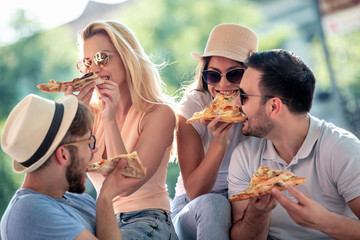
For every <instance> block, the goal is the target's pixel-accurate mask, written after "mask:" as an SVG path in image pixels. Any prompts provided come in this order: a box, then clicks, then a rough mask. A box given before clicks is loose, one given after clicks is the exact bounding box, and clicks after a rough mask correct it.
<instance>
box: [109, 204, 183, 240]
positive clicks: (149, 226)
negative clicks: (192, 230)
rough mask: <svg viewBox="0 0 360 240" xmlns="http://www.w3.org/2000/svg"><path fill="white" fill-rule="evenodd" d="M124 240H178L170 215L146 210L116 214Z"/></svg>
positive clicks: (154, 210)
mask: <svg viewBox="0 0 360 240" xmlns="http://www.w3.org/2000/svg"><path fill="white" fill-rule="evenodd" d="M116 220H117V221H118V223H119V226H120V229H121V233H122V235H123V238H124V239H160V240H161V239H168V240H169V239H174V240H176V239H178V237H177V236H176V233H175V229H174V226H173V224H172V221H171V217H170V213H168V212H166V211H164V210H161V209H146V210H140V211H134V212H129V213H119V214H116Z"/></svg>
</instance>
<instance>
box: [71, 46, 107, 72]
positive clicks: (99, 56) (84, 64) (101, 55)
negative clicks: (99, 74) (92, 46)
mask: <svg viewBox="0 0 360 240" xmlns="http://www.w3.org/2000/svg"><path fill="white" fill-rule="evenodd" d="M110 53H111V52H110V51H100V52H97V53H95V55H94V57H93V59H92V60H91V59H90V58H84V59H80V60H79V61H78V62H77V63H76V67H77V69H78V70H79V71H80V72H81V73H82V74H85V73H88V72H90V67H91V64H92V62H93V61H94V63H95V64H96V65H97V66H99V67H105V66H106V65H108V64H109V60H110V58H109V54H110Z"/></svg>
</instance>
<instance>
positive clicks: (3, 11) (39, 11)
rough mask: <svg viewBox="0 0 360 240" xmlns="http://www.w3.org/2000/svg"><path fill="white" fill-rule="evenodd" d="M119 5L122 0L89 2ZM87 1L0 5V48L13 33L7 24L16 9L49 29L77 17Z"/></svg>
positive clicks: (22, 0)
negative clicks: (25, 12) (23, 10)
mask: <svg viewBox="0 0 360 240" xmlns="http://www.w3.org/2000/svg"><path fill="white" fill-rule="evenodd" d="M91 1H96V2H103V3H120V2H123V1H124V0H91ZM87 3H88V0H8V1H1V3H0V46H1V45H3V44H4V43H9V42H11V40H12V39H13V37H14V33H13V32H12V31H11V29H9V28H8V24H9V22H10V20H11V18H12V16H13V15H14V13H15V11H16V9H25V10H26V11H28V12H29V18H30V19H38V21H39V22H40V23H41V24H42V27H44V28H47V29H51V28H54V27H57V26H59V25H61V24H64V23H67V22H69V21H72V20H74V19H76V18H77V17H79V16H80V15H81V14H82V12H83V11H84V8H85V7H86V5H87Z"/></svg>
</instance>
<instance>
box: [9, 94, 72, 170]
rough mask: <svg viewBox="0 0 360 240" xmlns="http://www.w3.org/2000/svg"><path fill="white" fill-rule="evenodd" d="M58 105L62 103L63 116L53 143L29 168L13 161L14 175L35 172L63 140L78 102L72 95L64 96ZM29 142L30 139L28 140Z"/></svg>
mask: <svg viewBox="0 0 360 240" xmlns="http://www.w3.org/2000/svg"><path fill="white" fill-rule="evenodd" d="M58 102H59V103H62V104H63V105H64V115H63V119H62V121H61V125H60V128H59V130H58V132H57V134H56V137H55V138H54V141H53V142H52V144H51V146H50V147H49V149H48V151H47V152H46V153H45V154H44V156H42V158H41V159H39V160H38V161H36V162H35V163H34V164H33V165H31V166H29V167H24V166H23V165H21V163H19V162H18V161H16V160H15V159H13V170H14V172H16V173H28V172H32V171H34V170H36V169H37V168H39V167H40V166H41V165H42V164H43V163H44V162H45V161H46V160H47V159H48V158H49V157H50V156H51V154H53V152H54V151H55V150H56V148H57V147H58V146H59V144H60V143H61V141H62V140H63V138H64V136H65V134H66V133H67V131H68V130H69V127H70V125H71V123H72V121H73V120H74V117H75V114H76V111H77V108H78V100H77V98H76V97H75V96H73V95H68V96H65V97H64V98H63V99H61V100H59V101H58ZM29 141H31V139H30V140H29Z"/></svg>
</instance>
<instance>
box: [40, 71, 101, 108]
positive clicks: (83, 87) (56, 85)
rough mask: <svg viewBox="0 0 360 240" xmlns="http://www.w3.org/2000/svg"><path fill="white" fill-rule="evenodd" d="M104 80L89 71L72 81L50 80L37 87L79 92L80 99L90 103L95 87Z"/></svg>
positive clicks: (45, 89)
mask: <svg viewBox="0 0 360 240" xmlns="http://www.w3.org/2000/svg"><path fill="white" fill-rule="evenodd" d="M104 82H105V80H104V79H102V78H100V77H99V76H98V75H97V74H96V73H94V72H89V73H86V74H84V75H83V76H81V77H80V78H74V79H73V80H72V81H68V82H62V81H55V80H50V81H49V83H46V84H39V85H37V87H38V88H39V89H40V90H41V91H43V92H47V93H56V92H64V93H65V95H71V94H72V95H74V92H79V94H77V98H78V99H79V101H81V102H82V103H84V104H87V105H89V103H90V100H91V97H92V94H93V91H94V87H95V86H96V85H100V84H103V83H104Z"/></svg>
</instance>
